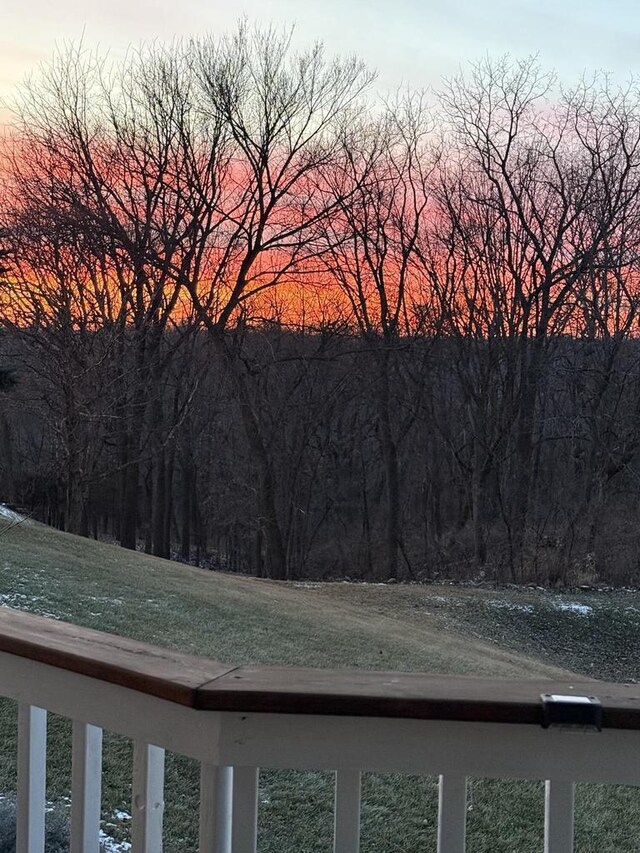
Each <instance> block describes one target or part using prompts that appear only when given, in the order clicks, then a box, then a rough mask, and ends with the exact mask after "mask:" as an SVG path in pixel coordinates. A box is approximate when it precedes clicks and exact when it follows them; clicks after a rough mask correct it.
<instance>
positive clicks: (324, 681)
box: [0, 607, 640, 729]
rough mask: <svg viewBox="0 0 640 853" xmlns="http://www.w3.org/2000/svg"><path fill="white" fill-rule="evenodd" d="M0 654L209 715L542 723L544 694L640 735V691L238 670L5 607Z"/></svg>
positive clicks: (592, 684) (590, 684)
mask: <svg viewBox="0 0 640 853" xmlns="http://www.w3.org/2000/svg"><path fill="white" fill-rule="evenodd" d="M0 652H5V653H8V654H12V655H17V656H19V657H24V658H28V659H29V660H32V661H37V662H39V663H44V664H48V665H50V666H55V667H60V668H62V669H65V670H68V671H71V672H75V673H80V674H82V675H86V676H89V677H91V678H96V679H99V680H101V681H105V682H108V683H112V684H118V685H121V686H123V687H128V688H130V689H132V690H136V691H138V692H140V693H145V694H148V695H151V696H156V697H158V698H161V699H166V700H169V701H171V702H176V703H179V704H181V705H186V706H189V707H192V708H196V709H201V710H207V711H232V712H241V713H242V712H244V713H271V714H318V715H325V714H326V715H339V716H363V717H397V718H411V719H434V720H451V721H455V720H460V721H472V722H492V723H525V724H537V725H539V724H541V723H542V704H541V699H540V696H541V694H542V693H556V694H558V693H560V694H566V695H576V696H580V695H591V696H596V697H597V698H598V699H599V700H600V702H601V703H602V725H603V728H614V729H640V685H637V684H611V683H605V682H599V681H592V680H575V681H550V680H539V679H537V680H524V679H497V678H473V677H457V676H441V675H435V676H434V675H429V674H426V673H413V672H412V673H407V672H378V671H367V670H354V671H351V670H327V669H302V668H295V667H271V666H241V667H233V666H229V665H225V664H221V663H218V662H216V661H213V660H210V659H209V658H203V657H195V656H192V655H186V654H182V653H181V652H175V651H172V650H170V649H164V648H159V647H158V646H153V645H150V644H148V643H140V642H137V641H135V640H129V639H125V638H123V637H118V636H116V635H114V634H107V633H103V632H102V631H94V630H92V629H89V628H83V627H80V626H77V625H72V624H69V623H66V622H61V621H58V620H56V619H50V618H46V617H42V616H34V615H32V614H29V613H24V612H22V611H17V610H12V609H10V608H7V607H0Z"/></svg>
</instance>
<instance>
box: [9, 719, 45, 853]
mask: <svg viewBox="0 0 640 853" xmlns="http://www.w3.org/2000/svg"><path fill="white" fill-rule="evenodd" d="M46 795H47V712H46V711H45V710H44V709H43V708H37V707H34V706H33V705H24V704H21V705H20V706H19V708H18V803H17V807H18V817H17V825H16V853H44V814H45V812H44V809H45V801H46Z"/></svg>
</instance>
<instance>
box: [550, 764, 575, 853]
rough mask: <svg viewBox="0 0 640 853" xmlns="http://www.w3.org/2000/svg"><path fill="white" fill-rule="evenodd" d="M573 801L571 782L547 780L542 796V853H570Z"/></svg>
mask: <svg viewBox="0 0 640 853" xmlns="http://www.w3.org/2000/svg"><path fill="white" fill-rule="evenodd" d="M573 800H574V785H573V782H558V781H555V780H547V782H546V784H545V796H544V853H572V851H573Z"/></svg>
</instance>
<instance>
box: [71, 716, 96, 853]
mask: <svg viewBox="0 0 640 853" xmlns="http://www.w3.org/2000/svg"><path fill="white" fill-rule="evenodd" d="M72 731H73V734H72V754H71V755H72V757H71V839H70V840H71V846H70V853H99V851H100V804H101V795H102V729H100V728H98V727H97V726H90V725H88V724H87V723H80V722H78V721H77V720H74V722H73V729H72Z"/></svg>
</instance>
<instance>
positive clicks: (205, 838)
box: [200, 764, 233, 853]
mask: <svg viewBox="0 0 640 853" xmlns="http://www.w3.org/2000/svg"><path fill="white" fill-rule="evenodd" d="M232 786H233V767H216V766H214V765H213V764H202V766H201V768H200V853H231V813H232V812H231V810H232V802H233V800H232V797H233V789H232Z"/></svg>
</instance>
